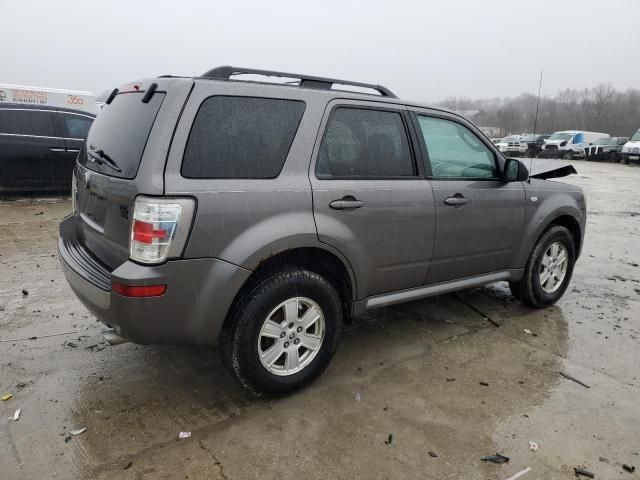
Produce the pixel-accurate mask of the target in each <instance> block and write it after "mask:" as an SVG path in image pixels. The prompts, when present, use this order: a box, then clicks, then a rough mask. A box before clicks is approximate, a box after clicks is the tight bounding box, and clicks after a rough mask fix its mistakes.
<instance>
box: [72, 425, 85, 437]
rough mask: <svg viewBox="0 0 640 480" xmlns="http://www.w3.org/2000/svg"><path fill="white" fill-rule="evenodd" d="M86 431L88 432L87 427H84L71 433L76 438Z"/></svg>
mask: <svg viewBox="0 0 640 480" xmlns="http://www.w3.org/2000/svg"><path fill="white" fill-rule="evenodd" d="M86 430H87V427H83V428H79V429H77V430H71V431H70V432H69V433H70V434H71V435H73V436H74V437H75V436H76V435H80V434H82V433H84V432H85V431H86Z"/></svg>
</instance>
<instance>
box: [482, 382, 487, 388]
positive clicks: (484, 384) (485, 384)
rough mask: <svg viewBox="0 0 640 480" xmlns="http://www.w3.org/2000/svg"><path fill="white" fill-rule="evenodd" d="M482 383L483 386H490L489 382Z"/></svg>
mask: <svg viewBox="0 0 640 480" xmlns="http://www.w3.org/2000/svg"><path fill="white" fill-rule="evenodd" d="M480 385H482V386H483V387H488V386H489V384H488V383H487V382H480Z"/></svg>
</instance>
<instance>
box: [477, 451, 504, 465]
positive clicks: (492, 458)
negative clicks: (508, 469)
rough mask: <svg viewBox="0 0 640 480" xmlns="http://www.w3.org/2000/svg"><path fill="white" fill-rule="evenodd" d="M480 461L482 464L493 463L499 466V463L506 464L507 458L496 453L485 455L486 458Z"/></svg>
mask: <svg viewBox="0 0 640 480" xmlns="http://www.w3.org/2000/svg"><path fill="white" fill-rule="evenodd" d="M480 460H482V461H483V462H489V463H495V464H498V465H499V464H501V463H507V462H508V461H509V457H505V456H504V455H500V454H499V453H496V454H495V455H487V456H486V457H482V458H481V459H480Z"/></svg>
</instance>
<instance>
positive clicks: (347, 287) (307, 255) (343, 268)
mask: <svg viewBox="0 0 640 480" xmlns="http://www.w3.org/2000/svg"><path fill="white" fill-rule="evenodd" d="M286 267H299V268H305V269H308V270H310V271H313V272H315V273H318V274H320V275H322V276H323V277H324V278H326V279H327V280H328V281H329V282H330V283H331V284H332V285H333V286H334V287H335V288H336V290H337V292H338V295H339V296H340V299H341V303H342V313H343V319H344V320H345V321H346V322H350V320H351V305H352V303H353V302H354V301H355V299H356V279H355V275H354V273H353V270H352V269H351V266H350V265H349V263H348V261H347V260H346V259H344V258H342V257H341V256H340V255H339V254H338V253H336V252H333V251H330V250H328V249H326V248H321V247H318V246H312V247H297V248H291V249H288V250H283V251H280V252H278V253H274V254H273V255H270V256H269V257H266V258H263V259H262V260H261V261H260V262H259V264H258V265H257V267H256V268H255V270H254V271H253V273H252V274H251V275H250V276H249V278H248V279H247V280H246V281H245V282H244V284H243V285H242V287H241V288H240V289H239V290H238V292H237V293H236V296H235V298H234V300H233V302H232V304H231V307H230V308H229V310H228V312H227V315H226V318H225V320H224V324H223V328H222V331H224V329H225V327H226V326H227V324H228V322H229V321H230V319H231V318H232V317H233V312H234V310H235V308H236V304H237V301H238V299H239V298H240V297H241V295H242V293H243V292H244V291H246V289H248V288H251V287H252V286H253V285H255V283H256V282H259V281H260V280H261V279H263V278H264V277H265V276H266V275H268V274H269V273H270V272H273V271H276V270H278V269H282V268H286Z"/></svg>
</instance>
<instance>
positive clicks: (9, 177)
mask: <svg viewBox="0 0 640 480" xmlns="http://www.w3.org/2000/svg"><path fill="white" fill-rule="evenodd" d="M94 118H95V116H94V115H92V114H90V113H87V112H82V111H78V110H72V109H68V108H59V107H48V106H44V105H27V104H21V103H2V104H0V193H3V192H4V193H8V192H11V193H22V192H38V191H68V190H70V188H71V174H72V172H73V166H74V164H75V160H76V157H77V156H78V152H79V151H80V149H81V148H82V145H83V144H84V141H85V139H86V138H87V132H88V131H89V128H90V127H91V124H92V123H93V120H94Z"/></svg>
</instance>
